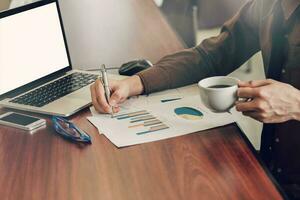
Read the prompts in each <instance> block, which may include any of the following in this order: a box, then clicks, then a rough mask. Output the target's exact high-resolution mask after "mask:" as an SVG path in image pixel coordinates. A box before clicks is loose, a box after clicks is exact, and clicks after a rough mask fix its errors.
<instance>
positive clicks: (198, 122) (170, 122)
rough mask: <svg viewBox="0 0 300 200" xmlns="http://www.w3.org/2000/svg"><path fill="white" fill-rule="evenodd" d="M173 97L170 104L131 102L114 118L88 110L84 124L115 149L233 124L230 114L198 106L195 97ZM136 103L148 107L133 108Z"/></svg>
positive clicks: (198, 103) (200, 104)
mask: <svg viewBox="0 0 300 200" xmlns="http://www.w3.org/2000/svg"><path fill="white" fill-rule="evenodd" d="M176 95H179V94H172V95H171V99H170V101H163V102H162V101H158V100H157V99H156V100H153V99H152V100H153V101H152V100H151V101H150V100H149V99H148V100H147V98H148V97H141V99H139V98H138V99H135V100H133V101H135V103H134V102H133V103H132V105H127V107H126V108H124V109H122V111H121V112H120V113H118V114H116V115H115V116H114V118H111V116H110V115H105V114H98V113H97V112H95V111H94V110H93V109H91V110H92V113H93V117H88V120H89V121H90V122H91V123H93V124H94V125H95V126H96V127H97V128H98V130H99V132H100V133H103V134H104V135H105V136H106V137H107V138H108V139H109V140H110V141H111V142H112V143H113V144H115V145H116V146H117V147H124V146H129V145H135V144H141V143H145V142H152V141H158V140H162V139H166V138H172V137H176V136H181V135H185V134H189V133H193V132H197V131H201V130H207V129H210V128H214V127H218V126H223V125H226V124H230V123H232V122H234V121H235V120H234V118H233V116H232V115H231V114H230V113H213V112H211V111H209V110H208V109H207V108H206V107H205V106H204V105H203V104H202V103H201V100H200V96H199V95H194V96H190V97H183V96H182V97H180V95H179V96H178V97H176ZM164 96H165V95H161V96H159V98H158V99H160V98H161V97H164ZM175 97H176V98H175ZM138 101H144V102H148V103H147V104H144V106H136V105H138V104H137V102H138ZM149 101H150V102H149Z"/></svg>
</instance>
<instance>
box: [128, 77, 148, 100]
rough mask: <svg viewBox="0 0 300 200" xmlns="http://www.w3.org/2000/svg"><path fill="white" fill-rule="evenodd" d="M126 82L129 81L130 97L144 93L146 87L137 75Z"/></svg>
mask: <svg viewBox="0 0 300 200" xmlns="http://www.w3.org/2000/svg"><path fill="white" fill-rule="evenodd" d="M125 81H127V83H128V85H129V96H136V95H140V94H142V93H143V92H144V85H143V83H142V80H141V78H140V77H139V76H137V75H134V76H131V77H129V78H127V79H126V80H125Z"/></svg>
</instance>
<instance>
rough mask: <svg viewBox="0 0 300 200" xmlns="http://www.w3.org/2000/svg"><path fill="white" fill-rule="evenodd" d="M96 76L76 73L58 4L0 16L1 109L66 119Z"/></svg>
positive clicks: (47, 1)
mask: <svg viewBox="0 0 300 200" xmlns="http://www.w3.org/2000/svg"><path fill="white" fill-rule="evenodd" d="M97 78H98V75H97V74H95V73H90V72H85V71H79V70H74V69H72V64H71V60H70V55H69V51H68V46H67V41H66V37H65V32H64V28H63V24H62V19H61V14H60V10H59V5H58V2H57V0H44V1H39V2H36V3H32V4H29V5H25V6H22V7H19V8H15V9H12V10H7V11H3V12H0V106H3V107H7V108H13V109H18V110H24V111H30V112H36V113H42V114H47V115H57V116H62V117H68V116H71V115H72V114H74V113H76V112H78V111H80V110H82V109H83V108H85V107H88V106H89V105H91V97H90V96H91V95H90V91H89V87H90V85H91V84H92V83H93V82H94V81H95V80H96V79H97Z"/></svg>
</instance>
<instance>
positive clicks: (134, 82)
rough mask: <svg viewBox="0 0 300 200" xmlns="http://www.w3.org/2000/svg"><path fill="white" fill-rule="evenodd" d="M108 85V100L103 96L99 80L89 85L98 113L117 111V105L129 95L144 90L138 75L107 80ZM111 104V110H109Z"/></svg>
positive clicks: (118, 107)
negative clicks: (109, 92) (109, 91)
mask: <svg viewBox="0 0 300 200" xmlns="http://www.w3.org/2000/svg"><path fill="white" fill-rule="evenodd" d="M109 86H110V90H111V97H110V99H109V102H107V100H106V98H105V93H104V88H103V85H102V83H101V81H100V80H96V81H95V83H94V84H93V85H91V87H90V90H91V96H92V102H93V105H94V107H95V109H96V110H97V111H98V112H100V113H110V112H119V111H120V106H119V105H120V104H121V103H122V102H124V101H125V100H126V99H127V98H128V97H130V96H134V95H139V94H141V93H142V92H143V90H144V87H143V84H142V81H141V79H140V77H139V76H132V77H130V78H127V79H124V80H121V81H118V80H109ZM111 106H112V107H113V111H111Z"/></svg>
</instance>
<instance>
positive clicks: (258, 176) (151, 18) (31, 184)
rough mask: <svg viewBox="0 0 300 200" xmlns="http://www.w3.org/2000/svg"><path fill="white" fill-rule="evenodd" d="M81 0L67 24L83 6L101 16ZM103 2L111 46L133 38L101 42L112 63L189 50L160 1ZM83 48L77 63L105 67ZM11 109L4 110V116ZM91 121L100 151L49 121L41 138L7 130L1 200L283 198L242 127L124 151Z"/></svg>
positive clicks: (1, 143) (81, 120)
mask: <svg viewBox="0 0 300 200" xmlns="http://www.w3.org/2000/svg"><path fill="white" fill-rule="evenodd" d="M73 2H74V5H70V4H71V0H62V2H61V3H62V4H64V5H63V10H65V9H71V10H69V14H66V15H70V16H66V15H65V17H66V18H72V16H71V13H72V12H73V14H74V15H78V13H77V12H78V10H77V7H78V6H79V2H80V5H81V4H82V6H83V9H82V10H81V12H82V13H86V14H87V15H94V14H95V13H93V11H94V12H95V10H94V8H91V10H88V9H86V7H84V5H90V7H93V6H95V5H97V4H96V0H89V1H79V0H72V3H73ZM88 2H89V3H88ZM99 2H102V3H103V4H102V5H103V6H104V5H105V6H104V7H101V8H99V10H101V11H103V12H104V13H105V14H107V17H106V18H105V17H104V18H103V19H101V20H100V21H99V22H101V23H100V24H101V26H104V27H105V26H106V31H107V32H106V33H99V38H101V41H104V42H105V40H106V39H107V38H106V36H107V35H106V34H109V33H112V32H114V31H117V32H118V36H119V35H120V34H126V35H127V37H126V38H119V37H117V35H112V37H113V38H115V42H114V40H113V39H111V40H109V39H107V42H106V43H103V44H102V42H98V41H96V42H95V43H96V44H97V45H100V44H102V45H103V46H102V48H104V47H106V48H108V46H105V45H110V47H111V48H113V49H114V50H115V51H113V49H111V50H110V51H107V52H104V53H103V52H102V54H103V55H102V56H103V58H104V59H105V60H106V61H107V62H108V63H111V64H113V63H118V62H121V61H123V60H125V59H131V58H133V57H134V56H148V57H149V58H150V59H151V60H153V61H157V60H158V59H159V57H161V56H162V55H164V54H166V53H171V52H173V51H176V50H179V49H181V48H182V45H181V43H180V41H179V40H178V38H177V36H176V34H175V33H173V32H172V29H171V28H170V27H169V25H168V24H167V23H166V21H165V20H164V18H163V17H162V16H161V14H160V13H159V11H158V9H157V8H156V7H155V5H154V3H153V2H152V0H128V1H117V0H101V1H100V0H99V1H97V3H98V4H99V5H100V3H99ZM75 4H76V5H75ZM84 8H85V9H84ZM73 9H74V10H73ZM78 9H79V8H78ZM105 9H107V10H105ZM114 9H116V10H118V11H119V12H120V13H119V14H120V15H121V14H122V16H123V14H124V15H125V16H124V18H125V19H126V20H128V23H127V24H126V25H127V26H128V27H131V28H130V29H126V27H127V26H125V25H124V26H118V24H119V20H121V18H122V17H119V18H113V17H112V18H109V16H110V14H111V13H114V12H112V11H114ZM64 13H66V11H64ZM105 16H106V15H105ZM74 19H77V18H76V17H74ZM129 19H132V21H130V20H129ZM69 20H70V19H66V20H65V21H66V23H67V24H66V27H68V29H70V30H69V31H71V32H73V31H75V30H76V28H74V27H73V28H72V26H76V27H77V26H78V24H77V22H76V20H75V21H69ZM103 23H104V25H103ZM79 24H80V23H79ZM80 25H82V24H80ZM149 25H150V26H149ZM82 26H84V25H82ZM148 27H155V29H152V28H148ZM77 29H78V30H81V29H80V28H78V27H77ZM109 30H110V31H109ZM126 30H127V31H128V30H130V32H126ZM133 33H134V34H133ZM73 34H79V33H75V32H73ZM102 34H104V36H105V37H104V36H103V35H102ZM102 36H103V37H102ZM74 38H75V37H74ZM74 38H72V37H71V38H70V40H71V41H70V43H71V44H72V42H74V43H75V42H76V41H72V40H74ZM132 38H134V39H135V40H136V41H138V42H137V43H135V44H134V47H133V48H127V47H128V46H127V45H126V43H121V44H120V40H127V39H128V40H133V39H132ZM94 40H96V38H94ZM78 42H79V43H80V42H81V44H82V45H83V47H82V50H83V51H82V54H86V53H87V52H85V51H90V52H92V54H93V52H94V54H96V53H95V52H97V48H95V49H94V50H93V51H92V50H91V49H88V47H86V46H84V45H85V43H82V42H85V40H83V41H78ZM88 42H90V41H88ZM88 45H91V43H89V44H88ZM75 47H76V45H74V44H72V45H71V48H72V49H71V53H72V52H73V53H74V52H75V54H74V55H72V57H73V59H74V60H75V63H76V64H78V65H82V66H87V65H89V64H91V63H93V62H98V61H97V59H98V58H97V59H96V56H95V57H94V58H95V60H93V59H94V58H93V57H91V60H90V61H89V60H88V59H86V60H82V61H81V60H80V55H79V54H76V52H77V53H78V52H80V51H79V50H78V49H74V48H75ZM77 48H78V47H77ZM113 52H114V55H112V53H113ZM5 111H7V110H4V109H0V113H3V112H5ZM89 115H90V112H89V110H88V109H86V110H84V111H82V112H80V113H78V114H76V115H75V116H74V117H73V118H72V119H71V120H72V121H73V122H74V123H75V124H77V125H78V126H79V127H80V128H82V129H83V130H85V131H86V132H88V133H90V135H91V136H92V140H93V144H92V145H77V144H74V143H71V142H69V141H67V140H64V139H62V138H61V137H60V136H58V135H57V134H56V133H55V132H54V130H53V128H52V123H51V122H50V120H49V118H47V127H45V128H42V129H40V130H38V131H36V132H35V133H33V134H29V133H27V132H25V131H20V130H18V129H14V128H8V127H4V126H0V186H1V187H0V199H3V200H141V199H143V200H169V199H170V200H187V199H189V200H190V199H191V200H194V199H195V200H196V199H197V200H198V199H205V200H206V199H209V200H210V199H230V200H231V199H239V200H240V199H253V200H260V199H262V200H265V199H274V200H275V199H282V197H281V195H280V193H279V192H278V191H277V189H276V187H275V186H274V183H273V182H272V181H271V179H270V178H269V176H268V175H267V174H266V172H265V171H264V170H263V168H262V166H261V165H260V164H259V162H258V161H257V159H256V158H255V156H254V154H253V153H252V151H251V150H250V149H249V147H248V146H247V144H246V142H245V140H244V139H243V138H242V137H241V133H240V131H239V129H238V128H237V127H236V126H235V125H234V124H232V125H228V126H225V127H221V128H217V129H212V130H208V131H204V132H201V133H193V134H190V135H186V136H181V137H176V138H173V139H167V140H162V141H158V142H152V143H147V144H142V145H135V146H131V147H127V148H121V149H118V148H116V147H115V146H114V145H113V144H112V143H111V142H110V141H109V140H108V139H107V138H106V137H105V136H103V135H99V134H98V132H97V130H96V128H95V127H93V126H92V125H91V124H90V123H89V122H88V121H87V119H86V117H87V116H89ZM44 117H45V116H44ZM120 131H121V130H120Z"/></svg>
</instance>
